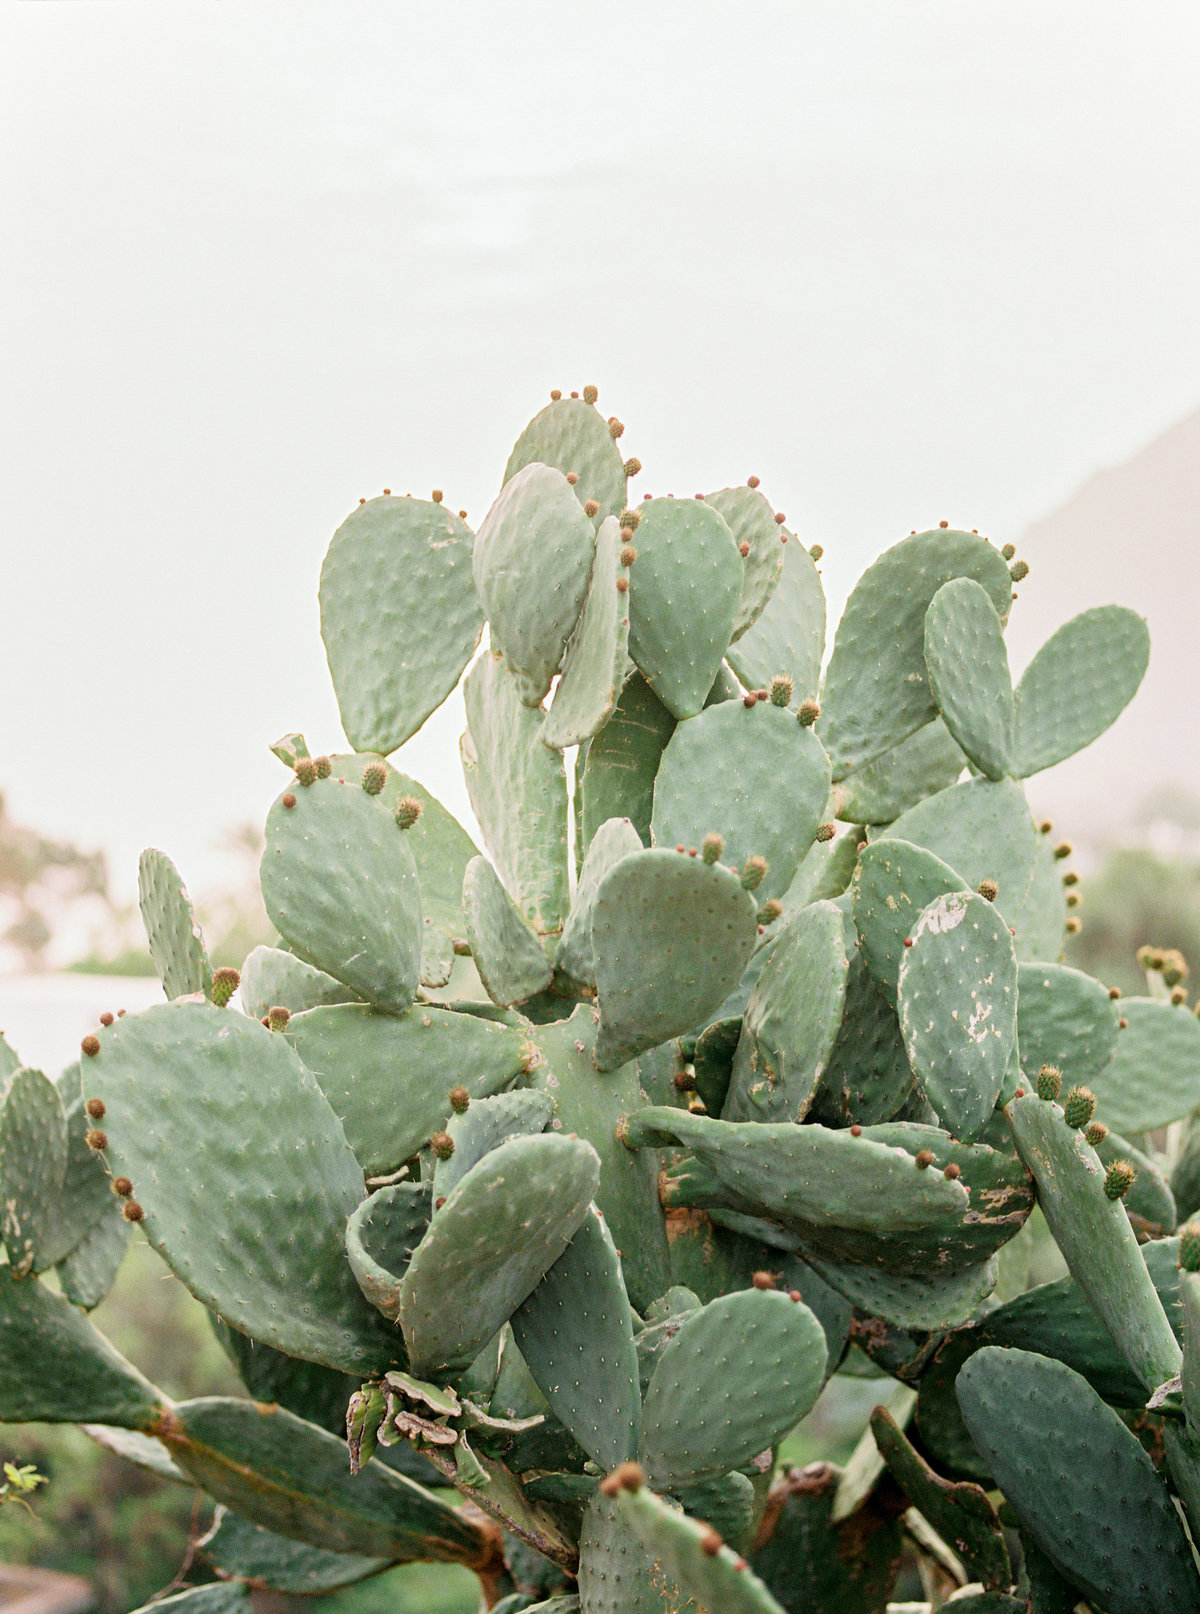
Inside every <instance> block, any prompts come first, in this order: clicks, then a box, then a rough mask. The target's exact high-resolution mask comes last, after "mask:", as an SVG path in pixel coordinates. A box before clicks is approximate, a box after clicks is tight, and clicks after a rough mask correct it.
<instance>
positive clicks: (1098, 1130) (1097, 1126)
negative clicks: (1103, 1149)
mask: <svg viewBox="0 0 1200 1614" xmlns="http://www.w3.org/2000/svg"><path fill="white" fill-rule="evenodd" d="M1083 1135H1084V1137H1085V1138H1086V1139H1087V1140H1088V1142H1089V1143H1090V1144H1091V1146H1092V1148H1093V1149H1098V1148H1099V1147H1100V1145H1101V1144H1102V1143H1103V1142H1104V1140H1105V1138H1106V1137H1107V1136H1108V1128H1107V1127H1106V1126H1105V1124H1104V1122H1103V1121H1093V1122H1092V1124H1091V1126H1089V1127H1088V1129H1087V1131H1086V1132H1085V1133H1084V1134H1083Z"/></svg>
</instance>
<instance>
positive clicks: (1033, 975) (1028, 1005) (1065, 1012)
mask: <svg viewBox="0 0 1200 1614" xmlns="http://www.w3.org/2000/svg"><path fill="white" fill-rule="evenodd" d="M1117 1015H1118V1009H1117V1005H1116V1004H1115V1003H1114V1002H1113V1001H1112V999H1111V998H1110V997H1109V995H1108V993H1107V992H1106V991H1105V990H1104V988H1103V987H1102V986H1101V985H1100V983H1099V982H1098V981H1094V980H1093V979H1092V977H1091V976H1090V975H1084V974H1082V973H1081V972H1080V971H1079V970H1073V969H1068V968H1067V967H1066V966H1065V965H1063V964H1022V965H1020V966H1019V968H1018V970H1017V1046H1018V1048H1019V1049H1020V1055H1021V1069H1022V1070H1023V1071H1024V1072H1025V1073H1026V1074H1027V1075H1029V1076H1031V1077H1035V1076H1036V1075H1037V1073H1038V1071H1039V1070H1041V1068H1042V1066H1043V1065H1054V1066H1055V1067H1056V1068H1057V1069H1058V1070H1061V1071H1062V1072H1063V1079H1064V1082H1066V1084H1067V1085H1068V1086H1074V1085H1076V1084H1082V1085H1084V1086H1087V1087H1090V1086H1091V1085H1092V1083H1093V1082H1094V1080H1095V1079H1096V1077H1097V1076H1098V1075H1099V1073H1100V1072H1101V1071H1102V1070H1103V1069H1104V1067H1105V1066H1106V1065H1107V1064H1108V1062H1109V1060H1110V1059H1111V1058H1112V1054H1113V1049H1114V1047H1115V1046H1116V1042H1117ZM1198 1097H1200V1095H1198Z"/></svg>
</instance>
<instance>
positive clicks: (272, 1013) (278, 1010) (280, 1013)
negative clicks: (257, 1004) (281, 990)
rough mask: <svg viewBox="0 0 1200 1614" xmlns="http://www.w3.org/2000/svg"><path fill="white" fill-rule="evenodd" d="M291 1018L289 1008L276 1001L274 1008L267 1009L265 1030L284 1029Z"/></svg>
mask: <svg viewBox="0 0 1200 1614" xmlns="http://www.w3.org/2000/svg"><path fill="white" fill-rule="evenodd" d="M291 1018H292V1013H291V1010H290V1009H285V1008H284V1007H283V1005H282V1004H280V1003H277V1004H276V1005H275V1006H274V1008H271V1009H268V1010H267V1030H268V1031H286V1029H287V1023H288V1021H289V1020H290V1019H291Z"/></svg>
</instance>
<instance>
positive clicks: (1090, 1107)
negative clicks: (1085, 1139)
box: [1063, 1087, 1096, 1132]
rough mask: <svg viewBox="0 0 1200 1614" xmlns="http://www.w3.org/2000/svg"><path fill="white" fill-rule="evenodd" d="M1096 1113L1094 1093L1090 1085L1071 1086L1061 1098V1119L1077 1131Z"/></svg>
mask: <svg viewBox="0 0 1200 1614" xmlns="http://www.w3.org/2000/svg"><path fill="white" fill-rule="evenodd" d="M1095 1113H1096V1095H1095V1093H1093V1092H1092V1090H1091V1088H1090V1087H1073V1088H1072V1089H1071V1091H1070V1092H1069V1093H1068V1094H1067V1096H1066V1098H1064V1099H1063V1120H1064V1121H1065V1122H1066V1123H1067V1125H1068V1126H1069V1127H1070V1128H1071V1129H1072V1131H1075V1132H1078V1131H1079V1129H1080V1128H1081V1127H1085V1126H1086V1125H1087V1124H1088V1122H1089V1121H1090V1120H1091V1118H1092V1116H1093V1115H1095Z"/></svg>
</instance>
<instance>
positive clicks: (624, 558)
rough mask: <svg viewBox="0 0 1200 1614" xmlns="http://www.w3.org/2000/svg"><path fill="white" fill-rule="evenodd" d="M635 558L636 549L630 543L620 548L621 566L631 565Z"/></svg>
mask: <svg viewBox="0 0 1200 1614" xmlns="http://www.w3.org/2000/svg"><path fill="white" fill-rule="evenodd" d="M636 559H637V550H636V549H635V548H634V547H633V545H632V544H626V545H625V547H624V548H623V549H622V550H621V565H622V566H632V565H633V563H634V561H635V560H636Z"/></svg>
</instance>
